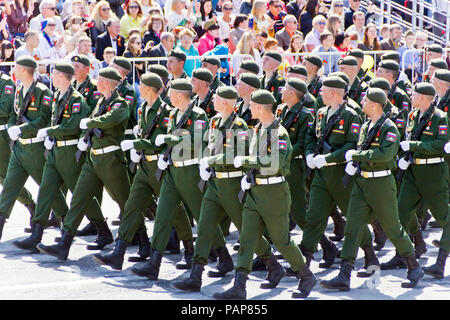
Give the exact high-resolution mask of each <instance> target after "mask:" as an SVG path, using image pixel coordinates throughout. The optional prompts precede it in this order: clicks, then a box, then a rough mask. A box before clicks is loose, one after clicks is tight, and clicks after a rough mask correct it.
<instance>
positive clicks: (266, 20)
mask: <svg viewBox="0 0 450 320" xmlns="http://www.w3.org/2000/svg"><path fill="white" fill-rule="evenodd" d="M266 8H267V4H266V1H265V0H255V2H254V3H253V8H252V13H251V15H250V19H249V22H248V24H249V28H250V29H252V30H254V32H263V31H264V32H267V33H268V34H269V35H270V36H271V37H273V36H275V31H274V29H273V25H274V23H275V22H274V21H273V20H272V19H271V18H270V17H269V16H268V15H267V14H266Z"/></svg>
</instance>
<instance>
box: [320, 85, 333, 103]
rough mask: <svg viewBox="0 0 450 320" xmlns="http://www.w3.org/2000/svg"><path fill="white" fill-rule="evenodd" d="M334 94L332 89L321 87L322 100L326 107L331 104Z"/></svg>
mask: <svg viewBox="0 0 450 320" xmlns="http://www.w3.org/2000/svg"><path fill="white" fill-rule="evenodd" d="M333 99H334V92H333V88H330V87H327V86H323V87H322V100H323V103H324V105H326V106H328V105H330V104H331V103H332V102H333Z"/></svg>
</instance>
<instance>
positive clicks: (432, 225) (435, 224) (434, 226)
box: [428, 220, 442, 229]
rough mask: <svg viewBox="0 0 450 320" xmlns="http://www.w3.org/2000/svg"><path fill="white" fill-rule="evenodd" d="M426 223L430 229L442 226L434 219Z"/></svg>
mask: <svg viewBox="0 0 450 320" xmlns="http://www.w3.org/2000/svg"><path fill="white" fill-rule="evenodd" d="M428 225H429V226H430V228H431V229H439V228H442V227H441V225H440V224H439V223H438V222H437V221H435V220H433V221H430V222H428Z"/></svg>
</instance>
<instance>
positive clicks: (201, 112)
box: [192, 107, 206, 116]
mask: <svg viewBox="0 0 450 320" xmlns="http://www.w3.org/2000/svg"><path fill="white" fill-rule="evenodd" d="M192 111H193V112H195V113H197V114H200V115H201V114H204V115H205V116H206V112H205V110H203V109H202V108H199V107H193V108H192Z"/></svg>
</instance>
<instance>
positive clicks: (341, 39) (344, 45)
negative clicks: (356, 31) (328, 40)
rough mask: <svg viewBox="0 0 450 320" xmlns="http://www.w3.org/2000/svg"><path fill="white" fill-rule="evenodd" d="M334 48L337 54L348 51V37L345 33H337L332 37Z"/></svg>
mask: <svg viewBox="0 0 450 320" xmlns="http://www.w3.org/2000/svg"><path fill="white" fill-rule="evenodd" d="M334 47H335V48H336V50H337V51H339V52H347V51H349V50H350V36H349V35H348V34H347V33H338V34H337V35H336V37H334Z"/></svg>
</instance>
